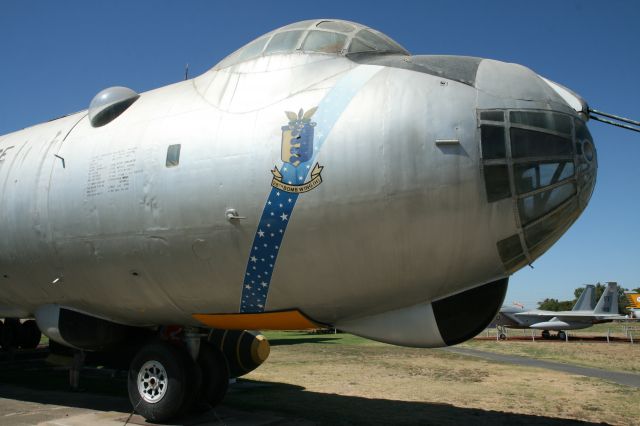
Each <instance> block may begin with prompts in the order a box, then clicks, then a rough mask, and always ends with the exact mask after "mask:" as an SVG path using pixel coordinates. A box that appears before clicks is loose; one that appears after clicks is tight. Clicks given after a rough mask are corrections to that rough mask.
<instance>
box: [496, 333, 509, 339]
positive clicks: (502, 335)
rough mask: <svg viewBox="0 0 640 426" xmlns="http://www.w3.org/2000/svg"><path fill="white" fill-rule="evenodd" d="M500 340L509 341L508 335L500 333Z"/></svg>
mask: <svg viewBox="0 0 640 426" xmlns="http://www.w3.org/2000/svg"><path fill="white" fill-rule="evenodd" d="M498 339H500V340H507V335H506V334H504V333H500V334H499V335H498Z"/></svg>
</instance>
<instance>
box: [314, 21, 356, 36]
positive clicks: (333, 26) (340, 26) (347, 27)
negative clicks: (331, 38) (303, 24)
mask: <svg viewBox="0 0 640 426" xmlns="http://www.w3.org/2000/svg"><path fill="white" fill-rule="evenodd" d="M316 27H318V28H322V29H323V30H329V31H339V32H341V33H350V32H353V31H355V29H356V27H354V26H353V25H351V24H347V23H346V22H342V21H322V22H319V23H318V25H316Z"/></svg>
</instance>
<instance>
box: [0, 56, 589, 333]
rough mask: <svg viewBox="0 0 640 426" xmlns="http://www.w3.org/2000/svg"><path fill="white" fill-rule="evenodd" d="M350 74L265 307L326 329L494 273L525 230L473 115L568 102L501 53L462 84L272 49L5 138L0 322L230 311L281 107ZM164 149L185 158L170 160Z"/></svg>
mask: <svg viewBox="0 0 640 426" xmlns="http://www.w3.org/2000/svg"><path fill="white" fill-rule="evenodd" d="M363 68H366V69H368V71H366V72H367V73H369V75H370V77H368V79H367V80H366V81H365V82H363V83H362V84H361V87H359V88H358V91H357V93H354V94H353V97H352V99H351V100H350V102H349V103H348V105H346V107H345V108H344V110H343V111H342V112H341V115H340V117H339V119H338V120H337V121H336V123H335V125H334V126H333V128H332V130H331V132H330V133H329V134H327V135H324V136H326V143H325V144H324V145H323V148H322V151H321V152H320V153H319V154H318V157H317V161H318V163H319V164H320V165H322V166H323V167H324V169H323V171H322V179H323V181H322V184H321V185H319V186H318V187H317V188H315V189H313V190H312V191H310V192H308V193H304V194H301V195H300V198H299V199H298V205H297V207H296V209H295V211H294V213H293V214H292V216H291V218H289V219H290V221H289V227H288V230H287V234H286V238H285V239H284V241H283V243H282V247H281V250H280V256H279V258H278V263H277V265H276V267H275V268H274V271H273V277H272V279H271V288H270V291H269V295H268V300H267V303H266V308H265V310H266V311H277V310H284V309H293V308H295V309H300V310H301V311H303V312H304V313H306V314H307V315H308V316H310V317H311V318H313V319H314V320H317V321H320V322H324V323H330V324H333V323H339V322H341V321H345V320H349V319H352V318H360V317H365V316H368V315H375V314H378V313H382V312H387V311H390V310H394V309H400V308H403V307H406V306H412V305H415V304H418V303H423V302H429V301H432V300H436V299H439V298H443V297H446V296H448V295H452V294H455V293H459V292H461V291H463V290H465V289H469V288H473V287H476V286H478V285H481V284H484V283H487V282H490V281H493V280H497V279H499V278H502V277H505V276H507V275H509V274H510V273H511V272H513V271H509V270H508V268H506V267H505V264H504V262H503V260H501V258H500V256H499V253H498V251H497V250H496V242H497V241H500V240H503V239H505V238H507V237H509V236H511V235H514V234H518V232H519V229H520V227H521V224H520V223H519V220H518V218H517V214H516V213H514V199H513V198H506V199H504V200H500V201H498V202H495V203H488V202H487V199H486V193H485V186H484V178H483V174H482V167H481V152H480V142H479V141H480V131H479V120H478V114H477V111H478V110H480V109H493V108H499V109H509V108H519V109H532V110H553V111H556V112H560V113H562V114H568V115H570V116H572V117H577V114H576V111H575V110H574V109H572V108H571V107H569V106H568V105H567V103H566V102H565V101H563V99H562V98H560V97H559V96H558V95H557V94H556V93H555V92H554V91H553V90H552V89H551V88H549V87H548V86H546V85H545V83H543V82H542V80H540V79H539V78H538V77H537V76H536V75H535V73H533V72H531V71H529V70H527V69H526V68H524V67H519V66H516V65H513V64H505V63H501V62H497V61H491V60H484V61H482V62H481V63H480V66H479V68H478V71H477V77H476V82H475V85H469V84H463V83H461V82H458V81H454V80H450V79H447V78H445V77H439V76H435V75H430V74H427V73H421V72H415V71H412V70H407V69H400V68H394V67H385V66H380V65H367V64H358V63H356V62H353V61H351V60H349V59H347V58H345V57H336V56H331V55H323V54H286V55H272V56H268V57H260V58H257V59H255V60H251V61H248V62H243V63H240V64H237V65H234V66H231V67H228V68H223V69H213V70H211V71H209V72H206V73H205V74H203V75H201V76H199V77H197V78H195V79H193V80H188V81H184V82H180V83H176V84H173V85H170V86H167V87H163V88H160V89H156V90H153V91H150V92H146V93H143V94H142V95H141V97H140V98H139V99H138V100H137V101H136V102H135V103H134V104H133V105H131V107H130V108H129V109H128V110H127V111H126V112H125V113H123V114H122V116H120V117H118V118H117V119H116V120H114V121H113V122H111V123H109V124H107V125H105V126H103V127H98V128H94V127H92V126H91V125H90V123H89V120H88V118H87V116H86V112H81V113H77V114H74V115H70V116H67V117H64V118H60V119H57V120H54V121H51V122H47V123H44V124H40V125H37V126H34V127H31V128H27V129H25V130H22V131H19V132H15V133H12V134H8V135H5V136H2V137H0V149H7V148H9V147H13V148H11V149H9V150H7V151H6V155H5V156H4V158H3V159H2V161H1V162H0V230H1V232H2V238H1V239H0V316H3V315H4V316H29V315H32V314H33V313H34V311H35V310H36V309H37V308H38V307H39V306H42V305H46V304H60V305H63V306H67V307H70V308H73V309H77V310H79V311H82V312H88V313H91V314H93V315H96V316H100V317H103V318H108V319H110V320H112V321H116V322H120V323H125V324H131V325H146V324H183V325H195V324H197V321H195V320H194V319H193V318H192V314H194V313H202V312H207V313H232V312H238V309H239V303H240V298H241V293H242V287H243V284H244V281H243V280H244V275H245V268H246V267H247V259H248V257H249V255H250V252H251V249H252V242H253V238H254V234H255V232H256V227H257V226H258V221H259V218H260V215H261V213H262V209H263V207H264V204H265V201H266V199H267V195H268V193H269V191H270V190H271V186H270V183H271V180H272V177H273V176H272V174H271V170H272V169H273V167H274V165H276V164H280V163H281V161H280V158H281V137H282V130H281V128H282V126H283V125H284V124H286V122H287V117H286V116H285V115H284V112H285V111H298V110H299V109H301V108H304V109H305V110H308V109H309V108H312V107H315V106H317V105H319V104H321V102H323V100H324V102H325V103H326V99H325V97H326V96H327V94H328V93H330V91H331V89H332V88H333V87H334V86H335V85H336V84H338V83H339V82H340V80H341V79H342V78H344V77H345V75H347V74H348V73H350V72H353V71H354V70H356V72H359V71H357V70H362V69H363ZM536 79H537V80H536ZM442 141H444V142H442ZM451 141H453V142H451ZM456 141H457V142H456ZM173 144H181V156H180V161H179V165H178V166H176V167H170V168H168V167H166V155H167V147H168V146H169V145H173ZM590 173H592V174H593V173H595V165H594V166H593V167H592V169H590ZM580 185H582V184H581V183H580V182H578V186H580ZM590 185H591V186H592V183H590ZM590 190H591V188H589V193H590ZM283 195H284V196H286V194H283ZM587 199H588V197H587ZM585 205H586V202H583V203H582V204H581V205H580V211H581V210H582V209H583V208H584V206H585ZM228 209H235V210H236V211H237V213H238V215H239V216H242V217H246V219H240V220H228V218H227V217H226V215H225V212H226V211H227V210H228ZM573 220H575V218H572V220H571V221H570V222H571V223H572V222H573ZM569 225H570V223H568V224H565V225H563V227H562V229H561V230H560V231H559V232H558V233H557V235H554V237H553V238H552V239H551V240H549V242H548V244H547V246H546V248H548V246H550V245H551V244H552V243H553V242H554V241H555V240H556V239H557V238H559V236H560V234H561V233H563V232H564V231H565V230H566V229H567V228H568V226H569ZM546 248H545V249H544V250H541V251H538V252H536V253H535V254H531V255H530V256H531V257H532V258H535V257H537V256H539V255H540V254H541V253H542V252H543V251H545V250H546ZM529 260H531V259H529Z"/></svg>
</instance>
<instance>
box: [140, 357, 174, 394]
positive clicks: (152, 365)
mask: <svg viewBox="0 0 640 426" xmlns="http://www.w3.org/2000/svg"><path fill="white" fill-rule="evenodd" d="M168 386H169V378H168V377H167V372H166V370H165V369H164V366H163V365H162V364H160V363H159V362H158V361H147V362H145V363H144V364H143V365H142V367H140V371H139V372H138V393H139V394H140V396H141V397H142V399H144V400H145V401H147V402H150V403H151V404H155V403H156V402H159V401H160V400H161V399H162V398H163V397H164V396H165V394H166V393H167V387H168Z"/></svg>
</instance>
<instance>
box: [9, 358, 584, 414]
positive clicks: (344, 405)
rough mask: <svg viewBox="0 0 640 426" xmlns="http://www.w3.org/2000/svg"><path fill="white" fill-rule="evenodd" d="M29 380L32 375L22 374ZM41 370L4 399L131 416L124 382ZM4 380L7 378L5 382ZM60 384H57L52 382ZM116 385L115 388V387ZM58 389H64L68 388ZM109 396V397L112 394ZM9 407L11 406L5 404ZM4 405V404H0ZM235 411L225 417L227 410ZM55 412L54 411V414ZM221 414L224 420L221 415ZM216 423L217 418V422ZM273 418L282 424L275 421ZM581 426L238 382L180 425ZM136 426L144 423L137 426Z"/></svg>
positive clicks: (11, 386)
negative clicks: (218, 402)
mask: <svg viewBox="0 0 640 426" xmlns="http://www.w3.org/2000/svg"><path fill="white" fill-rule="evenodd" d="M23 373H24V374H26V375H27V376H29V372H28V371H26V372H23ZM50 373H56V372H47V371H46V370H42V369H39V370H38V372H37V374H38V377H39V380H37V381H35V380H25V381H24V382H18V381H16V380H13V381H12V382H11V383H13V385H11V384H6V382H5V384H2V385H0V397H1V398H7V399H10V400H16V401H24V402H32V403H37V404H52V405H57V406H63V407H74V408H82V409H90V410H97V411H103V412H106V411H115V412H119V413H124V414H123V415H124V417H126V413H128V412H130V410H131V406H130V404H129V401H128V398H127V397H126V390H125V388H126V386H125V384H124V381H122V380H119V379H110V378H107V377H101V378H98V379H94V380H99V381H103V382H110V383H108V384H107V383H102V384H97V385H96V384H94V386H93V387H92V388H90V389H89V390H90V392H65V391H61V390H54V389H53V387H52V386H51V385H52V384H51V382H48V379H50V378H51V377H50V376H51V374H50ZM0 381H3V382H4V380H2V377H0ZM53 381H54V382H55V380H53ZM114 382H115V383H114ZM114 385H117V387H118V388H120V387H121V389H122V390H123V394H120V395H114V394H113V393H111V394H105V393H102V392H101V391H100V389H101V388H107V389H108V388H111V387H113V386H114ZM58 389H65V388H64V387H61V388H58ZM107 393H108V392H107ZM4 403H7V402H4ZM0 404H3V402H2V401H0ZM230 409H231V411H232V412H233V415H230V417H227V418H224V417H225V416H224V415H222V413H224V412H225V410H227V411H229V410H230ZM53 410H54V409H53V408H52V412H53ZM219 413H220V414H221V415H222V417H223V418H222V420H221V419H220V418H219V417H218V414H219ZM274 416H275V417H274ZM212 419H217V420H216V421H213V420H212ZM270 419H277V420H274V421H273V422H272V421H271V420H270ZM220 421H222V422H223V423H224V424H228V425H233V424H243V425H256V424H259V425H271V424H273V425H276V424H277V425H280V426H282V425H294V424H295V425H308V424H319V425H388V424H393V425H459V424H473V425H492V426H493V425H574V424H575V425H578V424H582V425H585V424H594V423H588V422H580V421H575V420H566V419H558V418H553V417H545V416H534V415H524V414H514V413H506V412H501V411H491V410H480V409H473V408H461V407H456V406H453V405H449V404H442V403H434V402H422V401H396V400H388V399H372V398H364V397H359V396H348V395H339V394H327V393H320V392H311V391H307V390H306V389H305V388H304V387H301V386H295V385H290V384H284V383H275V382H259V381H252V380H239V381H238V382H237V383H236V384H234V385H232V386H231V387H230V391H229V393H228V394H227V397H226V398H225V400H224V401H223V405H222V407H221V408H220V409H217V410H215V412H214V411H209V412H207V413H203V414H201V415H199V416H194V417H190V418H186V419H183V420H181V421H179V422H178V423H172V424H178V425H205V424H221V423H220ZM136 423H137V424H144V423H138V422H136Z"/></svg>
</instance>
